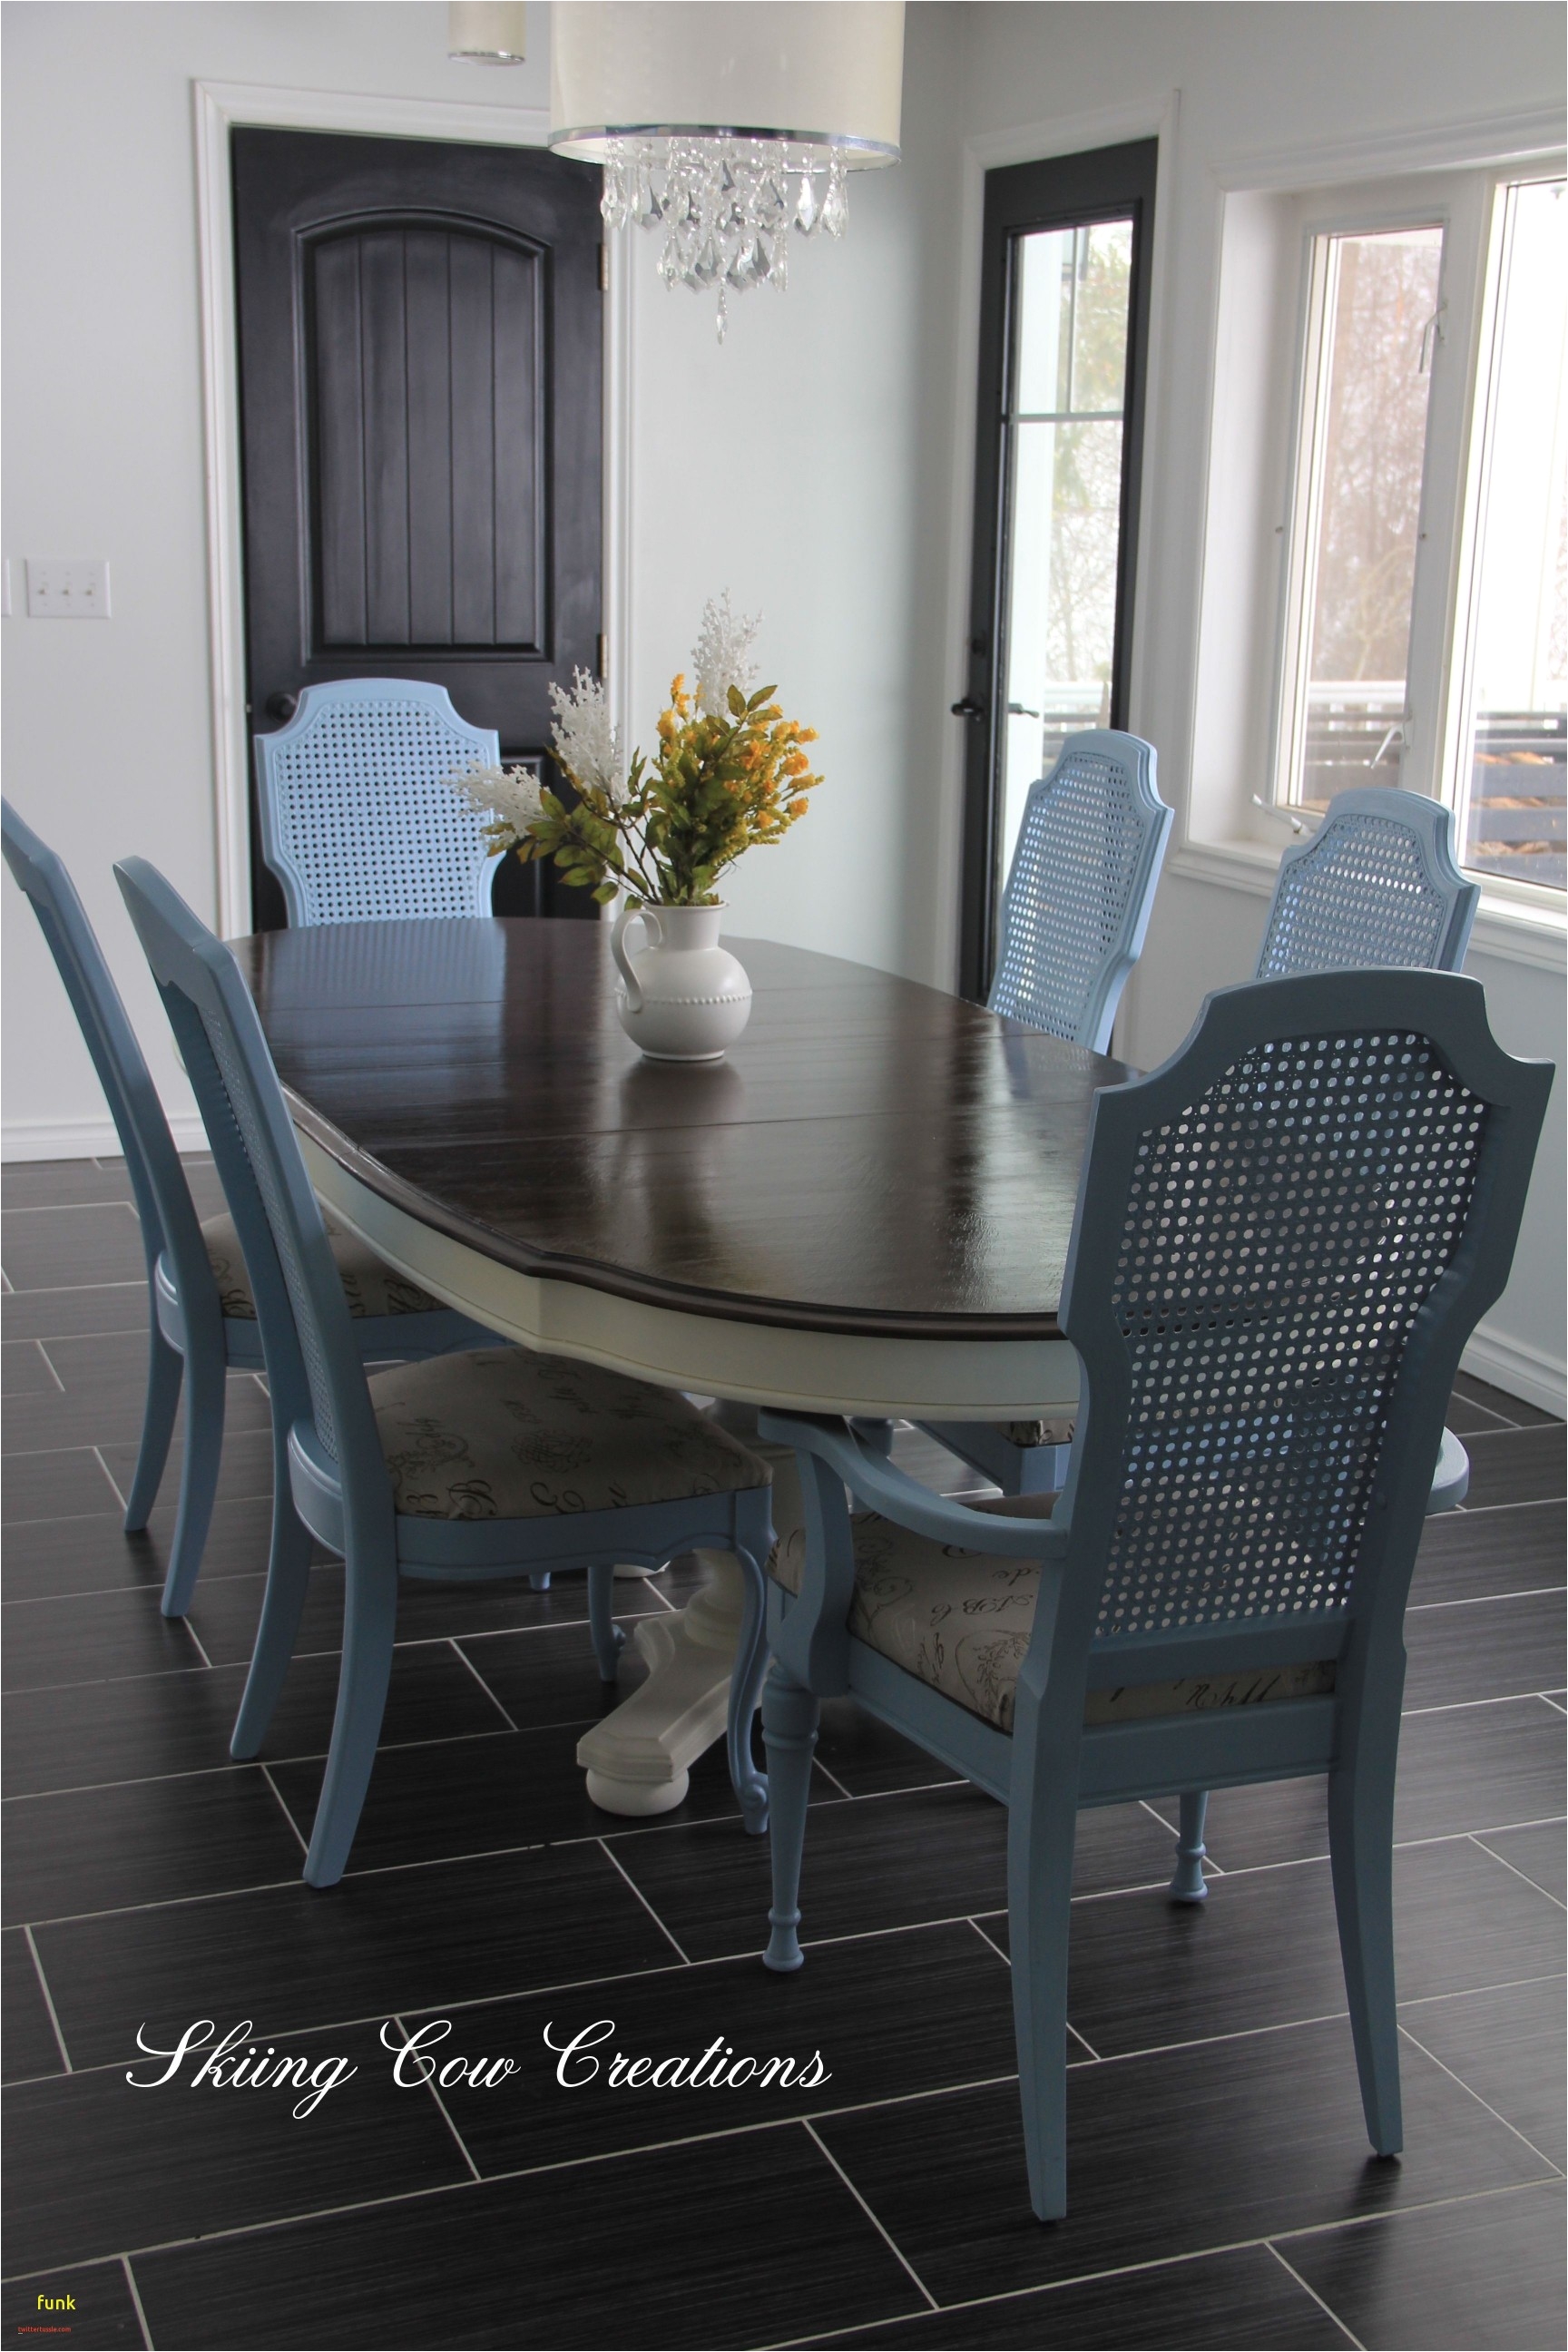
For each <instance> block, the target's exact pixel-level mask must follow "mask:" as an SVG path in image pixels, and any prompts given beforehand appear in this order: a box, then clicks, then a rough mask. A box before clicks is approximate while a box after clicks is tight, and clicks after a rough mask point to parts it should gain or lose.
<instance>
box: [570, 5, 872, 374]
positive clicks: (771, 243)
mask: <svg viewBox="0 0 1568 2352" xmlns="http://www.w3.org/2000/svg"><path fill="white" fill-rule="evenodd" d="M903 16H904V12H903V5H902V0H890V5H889V0H853V5H846V0H739V5H724V0H555V6H554V8H553V10H552V47H551V102H550V123H551V129H550V144H551V146H552V147H553V148H554V149H555V150H556V151H557V152H559V153H561V154H563V155H571V156H575V157H577V158H579V159H580V160H582V161H583V162H584V163H602V164H603V165H604V167H605V193H604V198H603V204H602V210H603V213H604V216H605V222H606V224H607V225H608V226H610V227H611V228H624V227H626V226H628V225H631V224H636V225H637V226H640V227H643V228H658V229H659V230H661V231H662V233H663V246H662V249H661V251H660V254H659V260H658V273H659V276H660V277H661V278H663V280H664V282H665V284H666V286H667V287H674V286H689V287H690V288H691V289H693V290H694V291H697V290H701V289H707V288H709V287H711V288H713V289H715V290H716V293H717V297H718V327H719V340H720V341H721V342H722V341H723V339H724V327H725V320H726V309H727V301H728V297H729V296H730V295H731V293H736V294H740V293H744V292H745V290H746V289H747V288H748V287H751V286H762V285H769V286H776V287H778V288H779V289H781V290H782V289H783V288H784V286H785V285H786V284H787V283H788V278H789V240H790V236H791V234H792V233H794V234H795V235H796V236H806V237H810V236H817V235H818V234H821V235H823V236H832V237H838V236H843V234H844V231H845V228H846V226H847V224H848V218H849V200H848V186H847V180H848V174H849V173H850V172H852V171H857V170H866V169H868V168H871V167H874V166H876V165H878V164H882V163H897V162H898V160H899V128H900V122H899V117H900V96H901V82H902V72H903V33H904V28H903Z"/></svg>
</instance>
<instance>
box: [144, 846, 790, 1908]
mask: <svg viewBox="0 0 1568 2352" xmlns="http://www.w3.org/2000/svg"><path fill="white" fill-rule="evenodd" d="M115 873H116V875H117V876H118V877H119V881H120V887H121V891H122V892H123V894H124V897H125V902H126V905H127V906H128V907H129V908H130V910H131V918H132V922H133V923H134V924H135V926H136V929H137V932H138V934H139V936H140V938H141V940H142V946H143V948H144V949H145V950H146V952H147V958H148V961H149V962H150V963H151V965H152V967H153V976H154V978H155V979H156V981H157V982H158V986H159V991H160V992H161V994H162V996H163V1003H164V1005H165V1007H166V1008H167V1011H168V1013H169V1018H170V1021H171V1022H172V1024H173V1025H174V1035H175V1039H176V1042H177V1043H178V1045H179V1048H180V1052H181V1055H182V1057H183V1059H184V1065H185V1068H186V1070H187V1071H188V1072H189V1074H190V1079H191V1084H192V1086H193V1087H194V1088H195V1096H196V1101H197V1103H198V1105H199V1107H200V1109H201V1113H202V1117H203V1119H204V1120H205V1125H206V1129H207V1135H208V1139H209V1140H210V1141H211V1144H212V1147H213V1155H214V1157H215V1159H216V1161H217V1165H218V1172H219V1174H220V1175H221V1177H222V1178H223V1181H224V1187H225V1190H226V1192H227V1194H228V1198H229V1202H230V1205H231V1206H232V1208H233V1210H234V1214H235V1222H236V1223H237V1226H238V1228H239V1232H240V1236H241V1239H242V1241H243V1242H244V1244H245V1254H246V1258H247V1263H248V1264H249V1265H250V1267H251V1270H252V1274H253V1276H254V1277H255V1286H256V1300H257V1305H258V1308H259V1310H260V1319H261V1337H262V1344H263V1346H264V1348H265V1349H266V1354H267V1378H268V1386H269V1388H270V1390H271V1392H272V1400H273V1410H274V1412H275V1414H276V1415H277V1418H278V1423H279V1427H280V1428H282V1429H283V1430H285V1431H286V1432H287V1447H288V1475H289V1487H288V1496H291V1498H292V1506H293V1507H292V1510H289V1508H288V1507H286V1506H287V1498H285V1507H282V1508H280V1510H279V1521H280V1523H281V1525H282V1529H283V1533H282V1536H281V1537H280V1538H279V1540H278V1541H276V1542H275V1544H274V1547H273V1555H272V1564H271V1567H270V1569H269V1570H268V1580H267V1590H266V1594H265V1596H264V1599H263V1601H262V1609H261V1622H260V1624H259V1626H258V1632H257V1637H256V1649H255V1653H254V1655H253V1656H252V1659H251V1664H250V1674H249V1676H248V1679H247V1683H246V1687H245V1696H244V1697H243V1699H242V1700H241V1703H240V1709H239V1717H238V1720H237V1723H236V1726H235V1731H234V1739H233V1743H232V1747H233V1753H234V1754H235V1755H236V1756H237V1757H241V1758H244V1757H250V1756H254V1755H255V1754H256V1753H257V1751H258V1748H259V1747H260V1745H261V1742H262V1740H263V1739H264V1738H265V1737H266V1733H267V1728H268V1723H269V1722H270V1720H271V1717H272V1710H273V1707H274V1706H275V1704H276V1701H277V1698H278V1695H279V1690H280V1689H281V1687H282V1684H283V1678H284V1675H285V1674H286V1673H287V1671H288V1665H289V1656H290V1654H291V1653H292V1650H293V1646H294V1641H295V1636H296V1633H297V1632H298V1628H299V1623H300V1612H301V1610H302V1609H303V1607H304V1602H305V1594H306V1588H307V1586H308V1583H309V1580H310V1538H312V1537H314V1538H316V1540H317V1541H318V1542H320V1543H321V1544H323V1545H325V1546H326V1548H327V1549H328V1550H330V1551H333V1552H336V1553H337V1554H338V1555H339V1557H340V1558H341V1559H342V1560H343V1561H344V1563H345V1566H346V1570H347V1575H346V1580H345V1601H344V1623H343V1654H342V1672H341V1675H340V1680H339V1685H338V1706H337V1716H336V1719H335V1721H334V1723H333V1726H332V1737H331V1749H330V1751H329V1755H328V1759H327V1769H326V1777H325V1780H324V1781H323V1784H322V1788H321V1800H320V1802H319V1804H318V1806H317V1811H316V1821H315V1827H314V1832H313V1833H312V1836H311V1839H310V1853H309V1855H308V1858H307V1861H306V1864H305V1876H306V1879H307V1880H308V1881H309V1882H310V1885H312V1886H331V1885H335V1883H336V1882H337V1880H338V1879H339V1878H341V1877H342V1873H343V1869H344V1867H345V1864H346V1863H347V1860H348V1855H349V1850H350V1848H351V1846H352V1844H353V1836H354V1831H355V1828H356V1827H357V1825H358V1822H359V1817H360V1810H361V1807H362V1805H363V1801H364V1794H365V1790H366V1788H367V1786H368V1784H369V1780H370V1774H371V1768H372V1765H373V1764H374V1760H375V1746H376V1740H377V1738H378V1736H379V1733H380V1729H381V1719H382V1712H383V1708H384V1704H385V1699H386V1686H387V1677H388V1675H389V1673H390V1671H391V1665H392V1652H393V1643H394V1641H395V1628H396V1617H397V1587H398V1580H399V1578H400V1577H404V1576H410V1577H425V1578H431V1579H434V1580H437V1581H439V1582H452V1581H457V1580H475V1579H487V1580H493V1579H496V1578H499V1577H503V1576H512V1577H515V1576H519V1575H532V1576H538V1575H540V1574H545V1575H548V1574H549V1573H550V1572H551V1571H552V1570H557V1569H567V1568H586V1570H587V1571H588V1604H589V1619H590V1624H591V1627H592V1631H593V1636H594V1645H595V1653H596V1654H597V1657H598V1662H599V1671H600V1674H601V1675H603V1676H604V1677H605V1679H606V1680H612V1679H613V1678H614V1675H615V1672H616V1651H617V1649H618V1647H619V1645H620V1642H621V1633H620V1629H619V1628H618V1627H617V1626H616V1624H615V1622H614V1620H613V1617H612V1614H611V1580H612V1577H613V1575H614V1566H615V1563H616V1561H617V1560H626V1561H631V1562H633V1563H640V1564H644V1565H647V1566H649V1567H662V1566H663V1565H664V1563H665V1562H666V1561H667V1560H668V1559H673V1558H674V1557H675V1555H676V1554H677V1553H679V1552H686V1551H692V1550H695V1549H698V1548H700V1547H705V1548H707V1549H712V1550H719V1551H729V1552H732V1553H733V1554H734V1555H735V1557H736V1558H737V1559H738V1560H739V1561H740V1563H741V1567H742V1572H743V1576H744V1579H745V1585H746V1606H745V1612H744V1618H743V1622H742V1634H741V1642H740V1645H739V1648H738V1651H737V1654H736V1662H735V1672H734V1675H733V1678H732V1681H731V1698H730V1718H729V1755H730V1769H731V1778H732V1780H733V1782H734V1786H735V1790H736V1794H737V1796H738V1798H739V1800H740V1802H741V1808H742V1816H743V1818H744V1820H745V1822H746V1826H747V1827H748V1828H749V1829H751V1830H753V1831H761V1830H762V1829H763V1827H764V1826H765V1825H766V1820H767V1783H766V1781H765V1780H764V1779H763V1776H762V1774H761V1773H760V1772H759V1771H758V1770H757V1769H756V1767H755V1765H754V1764H753V1762H752V1752H751V1734H752V1715H753V1714H754V1712H755V1709H756V1704H757V1693H758V1690H759V1688H760V1686H761V1682H762V1674H763V1664H764V1662H765V1657H766V1652H765V1648H764V1638H765V1636H764V1624H763V1562H764V1561H765V1559H767V1556H768V1552H769V1549H770V1547H771V1545H772V1541H773V1525H772V1514H771V1511H770V1507H769V1506H770V1500H771V1497H770V1494H769V1483H768V1482H769V1479H770V1475H771V1474H770V1472H769V1470H768V1467H767V1465H766V1464H765V1463H763V1462H762V1461H760V1460H759V1459H758V1458H757V1456H756V1455H755V1454H750V1453H748V1452H747V1451H746V1449H745V1448H744V1447H743V1446H742V1444H739V1442H738V1441H737V1440H736V1439H734V1438H733V1437H731V1436H730V1435H729V1434H728V1433H727V1432H725V1431H723V1430H721V1429H720V1428H719V1427H718V1426H717V1425H716V1423H714V1422H712V1421H710V1420H709V1419H707V1418H706V1417H705V1416H704V1415H703V1414H701V1413H700V1412H698V1411H697V1409H696V1408H695V1406H693V1405H691V1404H689V1403H688V1402H687V1400H686V1399H685V1398H684V1397H681V1396H679V1395H676V1394H675V1393H673V1392H672V1391H667V1390H661V1389H654V1388H648V1387H646V1386H645V1385H644V1384H643V1383H642V1382H641V1381H631V1380H626V1379H623V1378H622V1377H621V1376H620V1375H619V1374H618V1373H614V1372H605V1371H600V1370H598V1369H597V1368H596V1367H594V1366H591V1365H585V1364H577V1363H569V1362H566V1361H564V1360H562V1359H561V1358H559V1357H552V1356H542V1355H536V1354H533V1353H532V1352H531V1351H530V1350H529V1349H523V1348H499V1347H492V1348H489V1349H481V1350H479V1351H476V1352H474V1353H470V1354H463V1355H455V1356H446V1357H443V1358H441V1359H440V1360H437V1361H435V1362H431V1363H425V1364H405V1365H402V1366H399V1367H398V1368H397V1369H396V1370H393V1371H388V1372H380V1373H377V1374H376V1375H375V1376H374V1378H373V1379H372V1380H371V1381H368V1382H367V1381H366V1379H365V1375H364V1370H363V1365H362V1364H361V1361H360V1358H359V1354H358V1351H357V1350H356V1349H355V1347H354V1344H353V1326H352V1324H351V1323H350V1320H349V1316H348V1310H347V1308H346V1307H345V1305H344V1303H343V1297H342V1285H341V1283H340V1282H338V1281H337V1280H336V1279H335V1278H334V1267H333V1265H332V1260H331V1253H330V1251H329V1248H328V1244H327V1236H326V1234H325V1231H324V1229H323V1227H322V1223H321V1210H320V1208H319V1207H318V1205H317V1202H316V1199H315V1195H314V1194H313V1192H311V1190H310V1180H309V1178H308V1176H307V1175H306V1172H305V1165H304V1161H303V1160H301V1158H300V1147H299V1143H298V1140H297V1139H296V1137H295V1134H294V1129H293V1127H292V1125H291V1124H290V1121H289V1113H288V1108H287V1107H286V1105H285V1103H284V1100H283V1096H282V1091H281V1089H280V1087H279V1084H278V1078H277V1075H276V1073H275V1071H274V1069H273V1066H272V1060H271V1056H270V1055H269V1054H268V1048H267V1042H266V1039H265V1037H264V1036H263V1034H262V1031H261V1024H260V1023H259V1021H258V1018H257V1014H256V1009H255V1007H254V1005H253V1004H252V1003H251V1000H250V997H249V994H248V993H247V989H246V986H245V982H244V981H243V979H242V978H241V975H240V971H239V967H238V965H237V963H236V962H235V961H234V958H233V956H232V955H231V954H230V953H229V951H228V950H227V949H226V947H224V946H223V945H222V943H221V942H220V941H219V940H216V939H215V938H214V937H213V935H212V933H211V932H210V931H209V930H207V929H206V928H205V925H203V924H202V923H200V922H198V920H197V919H196V918H195V915H193V914H192V912H191V910H190V908H188V907H187V906H186V905H185V904H184V901H183V900H182V899H181V898H177V897H176V895H175V893H174V891H173V890H172V889H171V888H170V887H169V886H168V884H167V883H166V882H165V881H164V880H163V877H162V876H161V875H160V874H158V873H156V872H155V871H154V869H153V867H152V866H149V865H148V864H147V863H146V861H145V860H144V859H142V858H136V857H133V858H128V859H127V860H126V861H125V862H124V863H123V864H122V865H120V866H116V867H115Z"/></svg>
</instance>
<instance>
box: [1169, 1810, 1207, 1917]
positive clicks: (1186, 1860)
mask: <svg viewBox="0 0 1568 2352" xmlns="http://www.w3.org/2000/svg"><path fill="white" fill-rule="evenodd" d="M1208 1809H1209V1798H1208V1790H1206V1789H1193V1790H1188V1791H1187V1793H1186V1794H1185V1795H1184V1797H1183V1799H1182V1810H1181V1813H1180V1816H1179V1820H1180V1822H1181V1832H1180V1835H1179V1836H1178V1837H1177V1839H1176V1869H1175V1874H1174V1876H1173V1878H1172V1880H1171V1900H1172V1902H1173V1903H1206V1902H1207V1901H1208V1895H1209V1890H1208V1885H1207V1882H1206V1881H1205V1877H1204V1853H1205V1846H1204V1816H1205V1813H1206V1812H1207V1811H1208Z"/></svg>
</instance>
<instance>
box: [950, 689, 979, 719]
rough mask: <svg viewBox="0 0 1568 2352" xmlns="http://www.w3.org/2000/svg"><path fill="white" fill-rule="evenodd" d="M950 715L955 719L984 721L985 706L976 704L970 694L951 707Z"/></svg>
mask: <svg viewBox="0 0 1568 2352" xmlns="http://www.w3.org/2000/svg"><path fill="white" fill-rule="evenodd" d="M952 715H953V717H954V718H955V719H984V716H985V705H984V703H983V702H976V701H975V699H974V697H973V695H972V694H966V695H965V696H964V698H963V701H962V702H955V703H954V704H953V705H952Z"/></svg>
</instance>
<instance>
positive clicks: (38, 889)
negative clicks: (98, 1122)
mask: <svg viewBox="0 0 1568 2352" xmlns="http://www.w3.org/2000/svg"><path fill="white" fill-rule="evenodd" d="M0 837H3V841H4V847H5V862H6V864H7V865H8V866H10V868H11V871H12V873H13V874H14V875H15V877H16V881H17V883H18V884H19V885H20V887H21V888H22V889H23V890H24V891H26V895H27V898H29V900H30V901H31V903H32V908H33V912H34V913H35V915H37V919H38V927H39V929H41V930H42V932H43V934H44V939H45V941H46V943H47V947H48V950H49V953H50V954H51V955H52V956H53V958H54V960H55V965H56V968H57V970H58V972H59V975H60V979H61V980H62V982H64V984H65V991H66V994H67V996H68V998H69V1000H70V1004H71V1010H72V1011H73V1012H74V1013H75V1014H76V1017H77V1022H78V1024H79V1027H80V1030H81V1034H82V1039H83V1042H84V1043H85V1045H86V1046H87V1050H88V1052H89V1055H91V1057H92V1066H93V1068H94V1069H95V1070H96V1071H97V1073H98V1078H99V1083H100V1086H101V1087H102V1088H103V1091H104V1095H105V1097H106V1098H107V1100H108V1103H109V1110H110V1118H112V1119H113V1121H114V1127H115V1132H116V1134H117V1135H118V1136H119V1138H120V1145H121V1150H122V1151H123V1152H124V1154H125V1167H126V1173H127V1176H128V1178H129V1180H130V1184H131V1190H132V1197H133V1198H134V1200H135V1202H136V1213H137V1216H138V1217H139V1218H140V1220H141V1224H142V1248H143V1250H144V1252H145V1254H146V1258H147V1273H148V1278H149V1280H151V1279H152V1277H153V1271H154V1269H155V1267H156V1265H157V1263H158V1260H159V1257H160V1256H161V1255H163V1254H164V1253H165V1252H166V1253H167V1256H168V1259H169V1261H170V1265H171V1268H172V1271H173V1274H174V1280H175V1282H176V1284H177V1286H178V1288H179V1293H180V1297H181V1301H182V1305H183V1307H184V1309H185V1311H186V1312H188V1313H193V1314H194V1313H195V1311H196V1306H195V1302H196V1301H198V1300H207V1301H208V1302H209V1303H210V1304H211V1306H212V1307H213V1308H214V1310H215V1311H216V1299H217V1293H216V1285H215V1283H214V1280H213V1275H212V1268H211V1265H210V1264H209V1262H208V1258H207V1253H206V1246H205V1243H204V1242H203V1240H202V1234H201V1227H200V1224H199V1223H198V1221H197V1217H196V1211H195V1202H193V1200H192V1199H191V1189H190V1186H189V1185H188V1184H187V1182H186V1181H185V1173H184V1169H183V1168H182V1167H181V1165H180V1155H179V1153H178V1151H177V1150H175V1147H174V1137H173V1135H172V1134H171V1133H170V1131H169V1122H168V1120H167V1118H165V1117H164V1115H163V1104H162V1103H161V1102H160V1101H159V1099H158V1090H157V1088H156V1087H155V1086H154V1085H153V1074H152V1072H151V1071H150V1070H149V1069H148V1067H147V1059H146V1056H145V1055H144V1054H143V1053H142V1047H141V1045H140V1043H139V1041H138V1039H137V1035H136V1032H135V1031H134V1029H132V1026H131V1022H130V1018H129V1016H128V1014H127V1013H126V1010H125V1006H124V1003H123V1002H122V1001H121V994H120V991H119V990H118V989H117V988H116V986H115V984H114V980H113V976H112V974H111V973H110V969H109V965H108V962H107V961H106V960H105V957H104V953H103V950H102V948H101V947H100V945H99V942H98V935H97V933H96V932H95V931H94V929H93V928H92V925H91V924H90V923H89V920H88V919H87V911H86V909H85V908H84V907H83V906H82V903H81V899H80V898H79V896H78V893H77V887H76V885H75V883H74V882H73V881H72V880H71V877H70V876H69V874H68V872H67V871H66V868H65V866H64V864H63V863H62V862H61V860H60V858H59V856H58V855H57V853H56V852H55V851H54V850H52V849H51V848H50V847H49V846H48V845H47V842H44V841H41V840H40V839H39V837H38V835H37V834H36V833H35V832H34V831H33V829H32V827H31V826H30V825H28V824H24V822H23V821H22V819H21V818H20V817H19V816H18V815H17V814H16V810H15V809H14V808H13V807H12V806H11V804H10V803H9V802H8V801H7V802H5V803H0Z"/></svg>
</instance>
